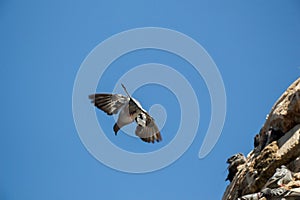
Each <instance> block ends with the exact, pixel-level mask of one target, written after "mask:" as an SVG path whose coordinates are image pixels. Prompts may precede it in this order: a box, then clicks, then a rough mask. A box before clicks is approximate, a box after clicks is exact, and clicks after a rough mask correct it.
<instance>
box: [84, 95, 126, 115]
mask: <svg viewBox="0 0 300 200" xmlns="http://www.w3.org/2000/svg"><path fill="white" fill-rule="evenodd" d="M89 99H90V100H91V103H93V104H94V105H95V106H96V107H97V108H99V109H100V110H102V111H104V112H105V113H106V114H108V115H113V114H117V113H118V112H119V111H120V109H121V108H122V107H123V106H124V105H125V104H126V103H127V102H128V101H129V98H128V97H125V96H123V95H120V94H92V95H89Z"/></svg>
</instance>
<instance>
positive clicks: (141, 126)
mask: <svg viewBox="0 0 300 200" xmlns="http://www.w3.org/2000/svg"><path fill="white" fill-rule="evenodd" d="M136 122H137V124H138V125H137V127H136V129H135V134H136V135H137V136H139V137H140V138H141V139H142V140H143V141H144V142H148V143H150V142H151V143H154V142H155V141H156V142H159V141H161V140H162V138H161V135H160V132H159V129H158V127H157V125H156V124H155V121H154V119H153V118H152V117H151V116H150V115H149V114H148V113H146V112H141V113H140V114H138V115H137V117H136Z"/></svg>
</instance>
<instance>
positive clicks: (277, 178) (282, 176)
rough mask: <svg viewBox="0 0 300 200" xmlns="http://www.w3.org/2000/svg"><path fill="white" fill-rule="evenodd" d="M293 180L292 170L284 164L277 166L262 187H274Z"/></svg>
mask: <svg viewBox="0 0 300 200" xmlns="http://www.w3.org/2000/svg"><path fill="white" fill-rule="evenodd" d="M292 180H293V174H292V172H291V171H290V170H289V169H288V168H287V167H286V166H285V165H282V166H281V168H277V169H276V172H275V173H274V174H273V176H272V177H271V178H270V179H269V180H268V181H267V183H266V184H265V186H264V188H267V187H268V188H276V187H279V186H283V185H286V184H288V183H289V182H290V181H292Z"/></svg>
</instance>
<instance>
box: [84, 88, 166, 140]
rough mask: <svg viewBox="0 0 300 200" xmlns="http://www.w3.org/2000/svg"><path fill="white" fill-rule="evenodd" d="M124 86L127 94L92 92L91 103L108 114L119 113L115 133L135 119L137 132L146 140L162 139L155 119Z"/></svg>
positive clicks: (114, 128)
mask: <svg viewBox="0 0 300 200" xmlns="http://www.w3.org/2000/svg"><path fill="white" fill-rule="evenodd" d="M122 87H123V89H124V91H125V93H126V94H127V96H123V95H121V94H92V95H89V99H90V100H91V103H93V104H94V105H95V106H96V107H97V108H99V109H100V110H102V111H104V112H105V113H106V114H108V115H113V114H118V113H119V117H118V120H117V122H116V123H115V124H114V127H113V130H114V132H115V135H117V133H118V131H119V130H120V129H121V128H122V127H123V126H126V125H128V124H130V123H132V122H134V121H135V122H136V123H137V127H136V129H135V134H136V135H137V136H138V137H140V138H141V139H142V140H143V141H144V142H148V143H150V142H151V143H154V142H155V141H156V142H159V141H161V140H162V137H161V134H160V131H159V129H158V127H157V125H156V124H155V121H154V119H153V118H152V117H151V116H150V115H149V114H148V113H147V112H146V111H145V110H144V109H143V108H142V106H141V104H140V103H139V102H138V101H137V100H136V99H134V98H132V97H131V96H130V95H129V93H128V92H127V89H126V87H125V86H124V85H123V84H122Z"/></svg>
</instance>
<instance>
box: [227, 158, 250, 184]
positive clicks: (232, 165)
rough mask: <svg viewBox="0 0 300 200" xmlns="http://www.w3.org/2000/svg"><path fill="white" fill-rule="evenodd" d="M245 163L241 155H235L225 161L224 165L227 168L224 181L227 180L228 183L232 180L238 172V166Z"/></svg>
mask: <svg viewBox="0 0 300 200" xmlns="http://www.w3.org/2000/svg"><path fill="white" fill-rule="evenodd" d="M245 162H246V158H245V156H244V155H243V154H242V153H237V154H235V155H233V156H231V157H230V158H228V159H227V161H226V163H228V164H229V166H228V176H227V178H226V179H225V181H227V180H229V181H230V182H231V181H232V180H233V178H234V176H235V174H236V173H237V172H238V170H239V169H238V166H240V165H242V164H244V163H245Z"/></svg>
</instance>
